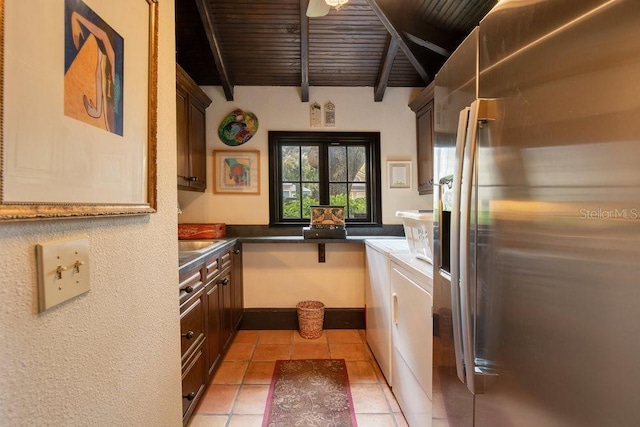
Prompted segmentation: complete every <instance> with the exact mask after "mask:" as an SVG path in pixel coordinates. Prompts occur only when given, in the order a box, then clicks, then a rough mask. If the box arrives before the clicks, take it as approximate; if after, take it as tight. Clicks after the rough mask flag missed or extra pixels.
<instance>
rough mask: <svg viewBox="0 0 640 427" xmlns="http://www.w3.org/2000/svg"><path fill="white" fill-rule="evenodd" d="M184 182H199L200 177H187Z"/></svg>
mask: <svg viewBox="0 0 640 427" xmlns="http://www.w3.org/2000/svg"><path fill="white" fill-rule="evenodd" d="M184 180H185V181H187V182H198V177H197V176H185V177H184Z"/></svg>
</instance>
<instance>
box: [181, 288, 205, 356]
mask: <svg viewBox="0 0 640 427" xmlns="http://www.w3.org/2000/svg"><path fill="white" fill-rule="evenodd" d="M202 295H203V291H202V290H201V291H200V292H199V293H198V298H197V299H195V300H194V301H193V303H192V304H190V305H189V306H187V307H186V308H185V310H184V311H183V312H182V314H181V315H180V336H181V338H180V349H181V350H182V352H181V353H182V362H183V363H184V362H185V359H186V358H187V357H188V356H189V353H191V352H192V351H193V349H194V348H196V347H197V346H198V345H199V344H200V343H201V342H202V341H203V340H204V305H203V298H202Z"/></svg>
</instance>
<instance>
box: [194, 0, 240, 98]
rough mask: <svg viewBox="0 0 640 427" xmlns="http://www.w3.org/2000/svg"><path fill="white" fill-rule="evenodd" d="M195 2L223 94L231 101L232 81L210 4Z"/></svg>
mask: <svg viewBox="0 0 640 427" xmlns="http://www.w3.org/2000/svg"><path fill="white" fill-rule="evenodd" d="M195 2H196V6H197V7H198V12H199V13H200V18H201V19H202V25H203V26H204V32H205V33H206V34H207V40H208V41H209V47H210V48H211V53H212V54H213V60H214V62H215V63H216V68H217V69H218V74H219V76H220V82H221V83H222V89H223V90H224V95H225V97H226V98H227V101H233V83H231V79H230V78H229V73H228V71H227V67H226V66H225V64H224V60H223V58H222V52H221V50H220V43H219V42H218V37H217V36H216V31H215V28H214V25H213V18H212V17H213V12H212V10H211V4H209V0H195Z"/></svg>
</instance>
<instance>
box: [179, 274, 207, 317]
mask: <svg viewBox="0 0 640 427" xmlns="http://www.w3.org/2000/svg"><path fill="white" fill-rule="evenodd" d="M179 288H180V307H182V306H183V304H185V303H186V302H187V301H189V300H191V299H193V298H194V297H195V296H196V295H197V294H198V292H199V291H201V290H202V289H203V288H204V282H203V280H202V266H201V265H200V266H198V267H197V268H194V269H192V270H189V271H187V272H186V273H184V274H181V275H180V285H179Z"/></svg>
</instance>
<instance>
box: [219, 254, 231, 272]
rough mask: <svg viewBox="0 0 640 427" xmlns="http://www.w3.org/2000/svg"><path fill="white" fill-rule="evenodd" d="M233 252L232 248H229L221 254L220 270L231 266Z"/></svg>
mask: <svg viewBox="0 0 640 427" xmlns="http://www.w3.org/2000/svg"><path fill="white" fill-rule="evenodd" d="M231 252H232V251H231V250H228V251H226V252H224V253H223V254H222V255H220V270H226V269H227V268H230V267H231V259H232V258H231Z"/></svg>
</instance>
